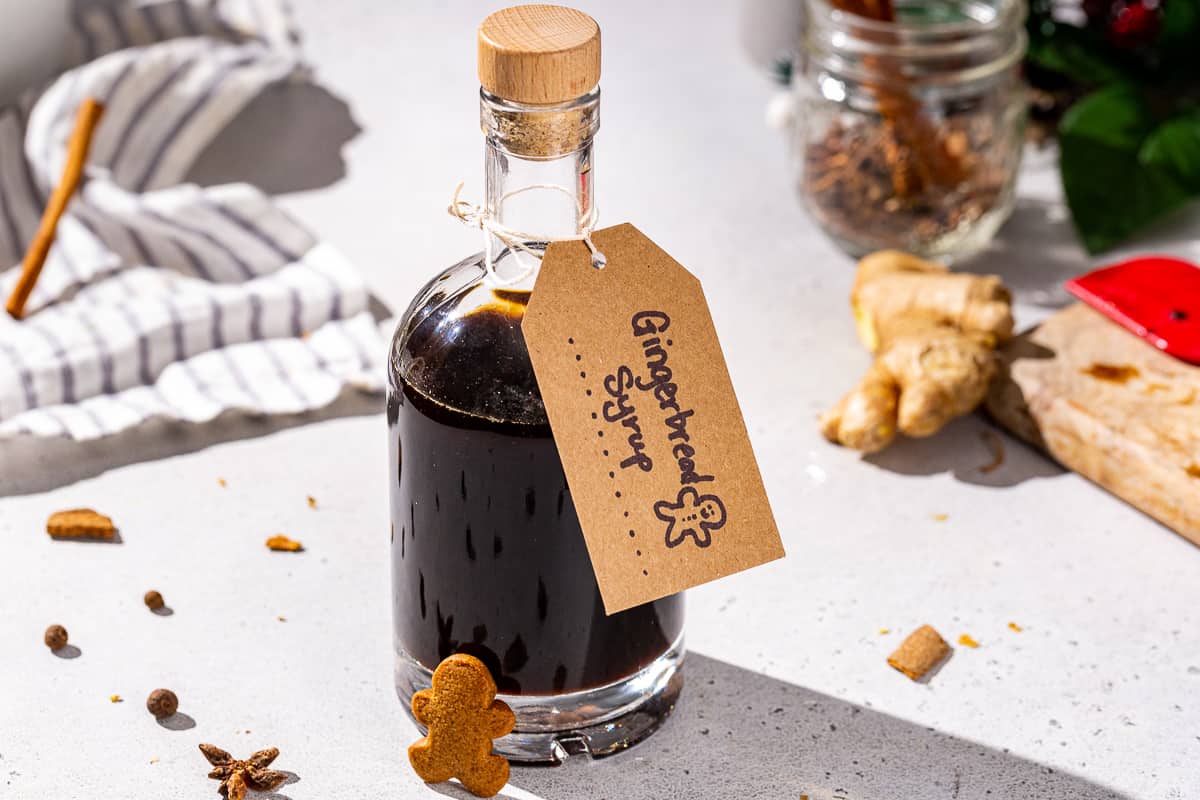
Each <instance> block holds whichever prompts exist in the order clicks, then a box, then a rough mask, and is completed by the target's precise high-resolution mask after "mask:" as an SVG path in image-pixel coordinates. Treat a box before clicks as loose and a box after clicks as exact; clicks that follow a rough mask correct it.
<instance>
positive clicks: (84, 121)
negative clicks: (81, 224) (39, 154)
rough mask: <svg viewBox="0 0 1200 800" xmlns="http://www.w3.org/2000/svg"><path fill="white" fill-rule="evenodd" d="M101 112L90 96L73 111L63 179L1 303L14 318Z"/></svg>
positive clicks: (75, 183) (46, 248)
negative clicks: (7, 293) (17, 273)
mask: <svg viewBox="0 0 1200 800" xmlns="http://www.w3.org/2000/svg"><path fill="white" fill-rule="evenodd" d="M103 113H104V106H103V105H101V104H100V103H99V102H97V101H96V100H95V99H93V98H91V97H88V98H86V99H85V100H84V101H83V102H82V103H81V104H80V105H79V111H78V112H77V113H76V115H75V127H74V128H73V129H72V130H71V139H70V141H69V142H68V143H67V163H66V165H65V166H64V167H63V174H62V179H61V180H60V181H59V183H58V186H57V187H55V189H54V191H53V192H52V193H51V194H50V199H49V200H48V201H46V209H45V211H43V212H42V221H41V223H39V225H38V229H37V233H35V234H34V235H33V241H31V242H30V243H29V248H28V249H27V250H26V251H25V258H24V260H23V261H22V262H21V275H20V277H19V278H17V283H16V285H15V286H13V290H12V293H11V294H10V295H9V296H8V302H7V303H6V304H5V306H4V307H5V309H6V310H7V311H8V313H9V314H10V315H11V316H12V318H13V319H21V318H22V317H23V316H24V315H25V303H26V302H27V301H28V300H29V294H30V292H32V291H33V287H34V286H35V285H36V284H37V279H38V275H40V274H41V272H42V266H43V265H44V264H45V263H46V256H47V255H49V254H50V246H51V245H52V244H53V243H54V236H55V233H56V231H57V230H58V221H59V220H60V219H61V218H62V215H63V212H65V211H66V210H67V203H69V202H70V200H71V196H72V195H73V194H75V190H76V189H77V188H78V187H79V181H80V179H81V178H82V177H83V167H84V164H86V163H87V155H88V149H89V148H90V147H91V144H92V134H93V133H95V130H96V125H97V123H99V122H100V116H101V115H102V114H103Z"/></svg>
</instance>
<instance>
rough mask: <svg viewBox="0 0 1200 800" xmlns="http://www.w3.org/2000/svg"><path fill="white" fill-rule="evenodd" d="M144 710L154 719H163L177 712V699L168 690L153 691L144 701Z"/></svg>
mask: <svg viewBox="0 0 1200 800" xmlns="http://www.w3.org/2000/svg"><path fill="white" fill-rule="evenodd" d="M146 708H147V710H149V711H150V713H151V714H153V715H154V716H155V718H156V719H163V718H164V717H169V716H171V715H172V714H174V713H175V712H176V711H178V710H179V698H178V697H176V696H175V693H174V692H172V691H171V690H170V689H155V690H154V691H153V692H151V693H150V697H148V698H147V699H146Z"/></svg>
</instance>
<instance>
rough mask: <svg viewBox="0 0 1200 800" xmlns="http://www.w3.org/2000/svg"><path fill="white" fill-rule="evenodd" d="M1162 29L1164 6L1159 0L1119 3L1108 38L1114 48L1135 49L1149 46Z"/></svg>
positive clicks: (1135, 0)
mask: <svg viewBox="0 0 1200 800" xmlns="http://www.w3.org/2000/svg"><path fill="white" fill-rule="evenodd" d="M1161 27H1162V5H1161V3H1159V2H1158V0H1131V1H1130V2H1127V3H1118V4H1117V6H1116V8H1114V9H1113V15H1112V18H1111V20H1110V21H1109V23H1108V38H1109V41H1111V42H1112V43H1113V46H1114V47H1120V48H1134V47H1141V46H1142V45H1146V44H1149V43H1150V42H1152V41H1154V38H1155V37H1156V36H1158V31H1159V29H1160V28H1161Z"/></svg>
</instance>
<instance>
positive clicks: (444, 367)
mask: <svg viewBox="0 0 1200 800" xmlns="http://www.w3.org/2000/svg"><path fill="white" fill-rule="evenodd" d="M528 300H529V292H528V291H512V290H507V289H504V288H500V287H497V286H495V285H494V284H493V282H492V281H491V280H490V279H489V275H488V271H487V269H486V266H485V263H484V259H483V254H482V253H480V254H476V255H474V256H471V257H470V258H467V259H464V260H463V261H460V262H459V263H457V264H455V265H454V266H452V267H450V268H448V269H446V270H443V271H442V272H441V273H439V274H438V275H436V276H434V278H433V279H432V280H430V281H429V283H427V284H426V285H425V286H424V287H423V288H422V289H421V290H420V291H419V292H417V295H416V297H415V298H414V299H413V302H412V303H411V304H410V305H409V307H408V310H407V311H405V313H404V314H403V316H401V318H400V322H399V324H398V325H397V328H396V332H395V334H394V335H393V337H392V344H391V350H390V357H389V360H388V369H389V379H390V383H391V385H392V387H393V388H394V389H397V390H405V391H408V392H410V393H411V392H412V391H416V392H417V393H418V394H420V395H421V396H423V397H424V399H426V400H429V401H432V402H433V403H436V404H438V405H440V406H444V407H446V408H447V409H449V410H451V411H455V412H459V413H461V414H466V415H468V416H472V417H478V418H481V419H483V420H492V421H499V422H516V423H520V424H528V425H545V424H546V411H545V407H544V406H543V404H542V398H541V394H540V393H539V392H538V389H537V380H536V378H535V377H534V374H533V365H532V363H531V362H530V359H529V351H528V349H527V348H526V347H525V339H524V337H523V336H522V334H521V321H522V319H524V316H525V308H526V305H527V303H528Z"/></svg>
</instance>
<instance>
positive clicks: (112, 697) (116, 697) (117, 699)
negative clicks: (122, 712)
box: [108, 694, 125, 703]
mask: <svg viewBox="0 0 1200 800" xmlns="http://www.w3.org/2000/svg"><path fill="white" fill-rule="evenodd" d="M108 702H110V703H124V702H125V700H124V699H123V698H122V697H121V695H119V694H114V695H109V698H108Z"/></svg>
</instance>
